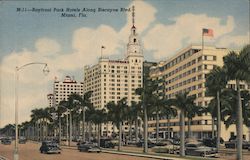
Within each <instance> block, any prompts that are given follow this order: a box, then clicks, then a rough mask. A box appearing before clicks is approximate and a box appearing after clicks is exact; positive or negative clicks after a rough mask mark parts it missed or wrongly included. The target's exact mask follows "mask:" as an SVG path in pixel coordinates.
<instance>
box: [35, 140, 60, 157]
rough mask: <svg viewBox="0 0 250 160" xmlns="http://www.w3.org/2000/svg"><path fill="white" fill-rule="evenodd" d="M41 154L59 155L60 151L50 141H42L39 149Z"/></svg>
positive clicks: (56, 145) (57, 146) (55, 144)
mask: <svg viewBox="0 0 250 160" xmlns="http://www.w3.org/2000/svg"><path fill="white" fill-rule="evenodd" d="M40 152H41V153H47V154H48V153H58V154H60V153H61V149H60V147H59V145H58V144H57V143H54V142H52V141H43V142H42V146H41V147H40Z"/></svg>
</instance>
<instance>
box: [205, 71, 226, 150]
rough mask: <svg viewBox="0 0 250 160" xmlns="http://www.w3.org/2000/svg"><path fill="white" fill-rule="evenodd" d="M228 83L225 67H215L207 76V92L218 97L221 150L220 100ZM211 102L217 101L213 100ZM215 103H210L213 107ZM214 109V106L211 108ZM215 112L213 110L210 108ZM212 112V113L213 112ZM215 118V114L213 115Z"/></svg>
mask: <svg viewBox="0 0 250 160" xmlns="http://www.w3.org/2000/svg"><path fill="white" fill-rule="evenodd" d="M226 84H227V76H226V72H225V69H224V68H221V67H218V66H216V67H214V68H213V70H211V71H210V73H209V74H208V75H207V78H206V83H205V85H206V87H207V94H208V95H209V96H213V97H215V98H216V104H217V111H216V112H217V125H216V126H217V139H216V148H217V150H219V147H220V137H221V114H220V113H221V108H220V107H221V106H220V104H221V102H220V94H221V92H222V90H223V89H224V88H225V87H226ZM211 103H215V102H214V101H211ZM212 105H213V104H211V105H210V107H212ZM210 109H212V108H210ZM210 111H211V112H214V111H213V110H210ZM211 112H210V113H211ZM212 118H213V115H212Z"/></svg>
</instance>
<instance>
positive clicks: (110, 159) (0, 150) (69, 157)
mask: <svg viewBox="0 0 250 160" xmlns="http://www.w3.org/2000/svg"><path fill="white" fill-rule="evenodd" d="M39 147H40V145H39V144H34V143H30V142H28V143H26V144H20V145H19V151H20V154H19V156H20V158H19V160H83V159H84V160H153V159H152V158H150V159H149V158H142V157H133V156H126V155H115V154H108V153H85V152H79V151H78V150H72V149H63V150H62V153H61V154H41V153H40V152H39ZM13 148H14V142H12V144H11V145H2V144H0V156H3V157H6V158H8V160H13V156H12V155H13Z"/></svg>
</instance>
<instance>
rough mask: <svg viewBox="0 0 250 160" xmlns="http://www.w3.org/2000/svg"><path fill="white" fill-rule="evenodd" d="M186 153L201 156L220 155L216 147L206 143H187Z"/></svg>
mask: <svg viewBox="0 0 250 160" xmlns="http://www.w3.org/2000/svg"><path fill="white" fill-rule="evenodd" d="M185 148H186V150H185V153H186V155H192V156H201V157H216V156H218V152H217V150H216V148H213V147H207V146H205V145H204V144H202V143H200V142H198V143H187V144H186V145H185Z"/></svg>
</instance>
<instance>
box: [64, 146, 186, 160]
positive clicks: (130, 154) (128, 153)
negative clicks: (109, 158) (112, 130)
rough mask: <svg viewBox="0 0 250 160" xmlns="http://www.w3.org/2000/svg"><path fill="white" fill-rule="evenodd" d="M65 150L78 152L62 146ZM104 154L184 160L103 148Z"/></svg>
mask: <svg viewBox="0 0 250 160" xmlns="http://www.w3.org/2000/svg"><path fill="white" fill-rule="evenodd" d="M61 147H62V148H64V149H72V150H77V148H76V147H74V146H61ZM102 152H103V153H109V154H119V155H128V156H135V157H144V158H154V159H161V160H184V159H181V158H174V157H171V158H170V157H163V156H158V155H152V154H140V153H131V152H119V151H111V150H106V149H103V148H102Z"/></svg>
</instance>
